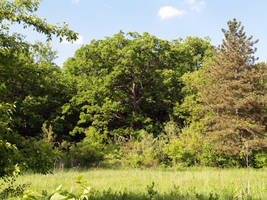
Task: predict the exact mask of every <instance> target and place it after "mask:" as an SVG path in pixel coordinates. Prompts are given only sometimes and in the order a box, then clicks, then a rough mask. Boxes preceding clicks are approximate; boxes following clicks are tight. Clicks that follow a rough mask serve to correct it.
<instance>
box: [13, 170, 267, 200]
mask: <svg viewBox="0 0 267 200" xmlns="http://www.w3.org/2000/svg"><path fill="white" fill-rule="evenodd" d="M77 176H83V180H84V181H86V182H87V184H88V185H89V186H91V188H93V189H94V190H96V191H99V192H103V191H107V190H108V189H109V188H110V190H111V191H112V192H114V193H116V192H123V191H124V192H128V193H133V194H145V193H146V192H147V190H148V188H147V187H148V186H149V185H151V184H152V183H153V182H154V183H155V185H154V188H153V190H155V191H157V193H158V194H160V195H163V196H164V195H166V194H168V193H170V192H171V190H173V189H174V188H175V190H179V192H180V193H181V194H186V193H188V192H189V193H190V192H192V193H198V194H201V195H204V196H209V195H210V194H211V193H213V194H217V195H219V196H220V199H233V198H235V199H249V198H248V197H249V196H250V197H251V198H250V199H263V200H266V199H267V170H266V169H260V170H256V169H211V168H202V169H199V168H193V169H185V170H178V169H177V170H175V169H144V170H141V169H117V170H112V169H90V170H84V171H82V170H69V171H56V172H55V173H54V174H48V175H40V174H25V175H23V176H21V177H20V178H19V179H18V183H20V184H27V183H30V184H31V188H33V189H35V190H36V191H38V192H41V191H42V190H47V191H48V192H52V191H53V190H54V189H55V188H56V187H57V186H58V185H61V184H62V186H63V188H66V189H68V190H73V191H77V192H78V190H79V189H78V188H75V187H76V186H75V185H74V184H73V180H74V178H75V177H77ZM246 197H247V198H246ZM163 199H164V198H163Z"/></svg>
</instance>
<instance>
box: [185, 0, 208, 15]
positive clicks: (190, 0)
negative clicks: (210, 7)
mask: <svg viewBox="0 0 267 200" xmlns="http://www.w3.org/2000/svg"><path fill="white" fill-rule="evenodd" d="M185 3H186V4H188V5H190V10H192V11H195V12H200V11H201V10H202V8H203V7H204V6H205V5H206V2H205V1H197V0H185Z"/></svg>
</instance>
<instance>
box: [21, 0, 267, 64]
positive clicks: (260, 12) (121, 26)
mask: <svg viewBox="0 0 267 200" xmlns="http://www.w3.org/2000/svg"><path fill="white" fill-rule="evenodd" d="M266 9H267V1H266V0H254V1H252V0H43V1H42V2H41V4H40V9H39V10H38V12H37V15H39V16H40V17H44V18H46V19H47V21H48V22H49V23H53V24H55V23H57V22H63V21H65V22H67V23H68V24H69V26H70V28H71V29H73V30H74V31H76V32H78V33H79V34H80V36H79V37H80V38H79V40H78V41H76V42H74V43H73V44H71V43H67V42H62V43H60V42H59V40H58V39H54V40H53V41H52V46H53V48H54V49H55V50H57V52H58V57H59V58H58V59H57V60H56V63H57V64H59V65H60V66H62V64H63V62H64V61H66V59H67V58H68V57H71V56H73V55H74V53H75V51H76V50H77V49H78V48H79V47H80V46H81V45H82V44H88V43H90V41H91V40H92V39H103V38H104V37H105V36H112V35H113V34H115V33H118V32H119V31H120V30H122V31H124V32H129V31H137V32H139V33H143V32H149V33H150V34H152V35H155V36H157V37H159V38H162V39H168V40H172V39H176V38H179V37H183V38H184V37H186V36H198V37H202V38H203V37H205V36H209V37H210V38H211V43H212V44H214V45H218V44H220V43H221V40H222V38H223V34H222V32H221V28H225V27H226V23H227V21H228V20H230V19H233V18H234V17H235V18H237V20H239V21H241V22H242V24H243V25H244V26H245V31H246V32H247V34H248V35H253V36H254V39H259V40H260V41H259V43H258V44H257V45H256V47H257V48H258V51H257V54H256V56H258V57H259V58H260V59H259V60H260V61H267V53H266V52H267V45H266V43H267V28H266V27H267V12H266ZM17 29H19V28H17ZM18 32H21V30H18ZM24 33H25V34H26V35H27V40H30V41H32V40H44V38H43V37H42V36H40V35H38V34H35V33H32V32H31V31H28V30H26V31H24Z"/></svg>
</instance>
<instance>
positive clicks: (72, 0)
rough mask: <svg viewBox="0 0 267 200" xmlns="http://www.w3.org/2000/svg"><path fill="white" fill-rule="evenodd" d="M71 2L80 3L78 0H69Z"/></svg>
mask: <svg viewBox="0 0 267 200" xmlns="http://www.w3.org/2000/svg"><path fill="white" fill-rule="evenodd" d="M71 2H72V3H74V4H78V3H80V0H71Z"/></svg>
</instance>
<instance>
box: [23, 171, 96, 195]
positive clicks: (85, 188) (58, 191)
mask: <svg viewBox="0 0 267 200" xmlns="http://www.w3.org/2000/svg"><path fill="white" fill-rule="evenodd" d="M81 179H82V176H78V177H76V179H75V182H74V184H78V185H79V187H80V188H82V189H83V192H82V194H78V195H77V194H74V192H73V191H72V189H71V191H68V190H64V189H62V185H60V186H58V187H57V188H56V190H55V191H54V192H52V193H51V194H48V193H47V192H46V191H43V192H42V194H39V193H36V192H34V191H31V190H27V191H25V192H24V194H23V198H22V200H88V199H89V198H88V196H89V193H90V190H91V188H90V187H88V186H86V184H85V183H83V182H81ZM74 184H73V185H72V187H73V186H74Z"/></svg>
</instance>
